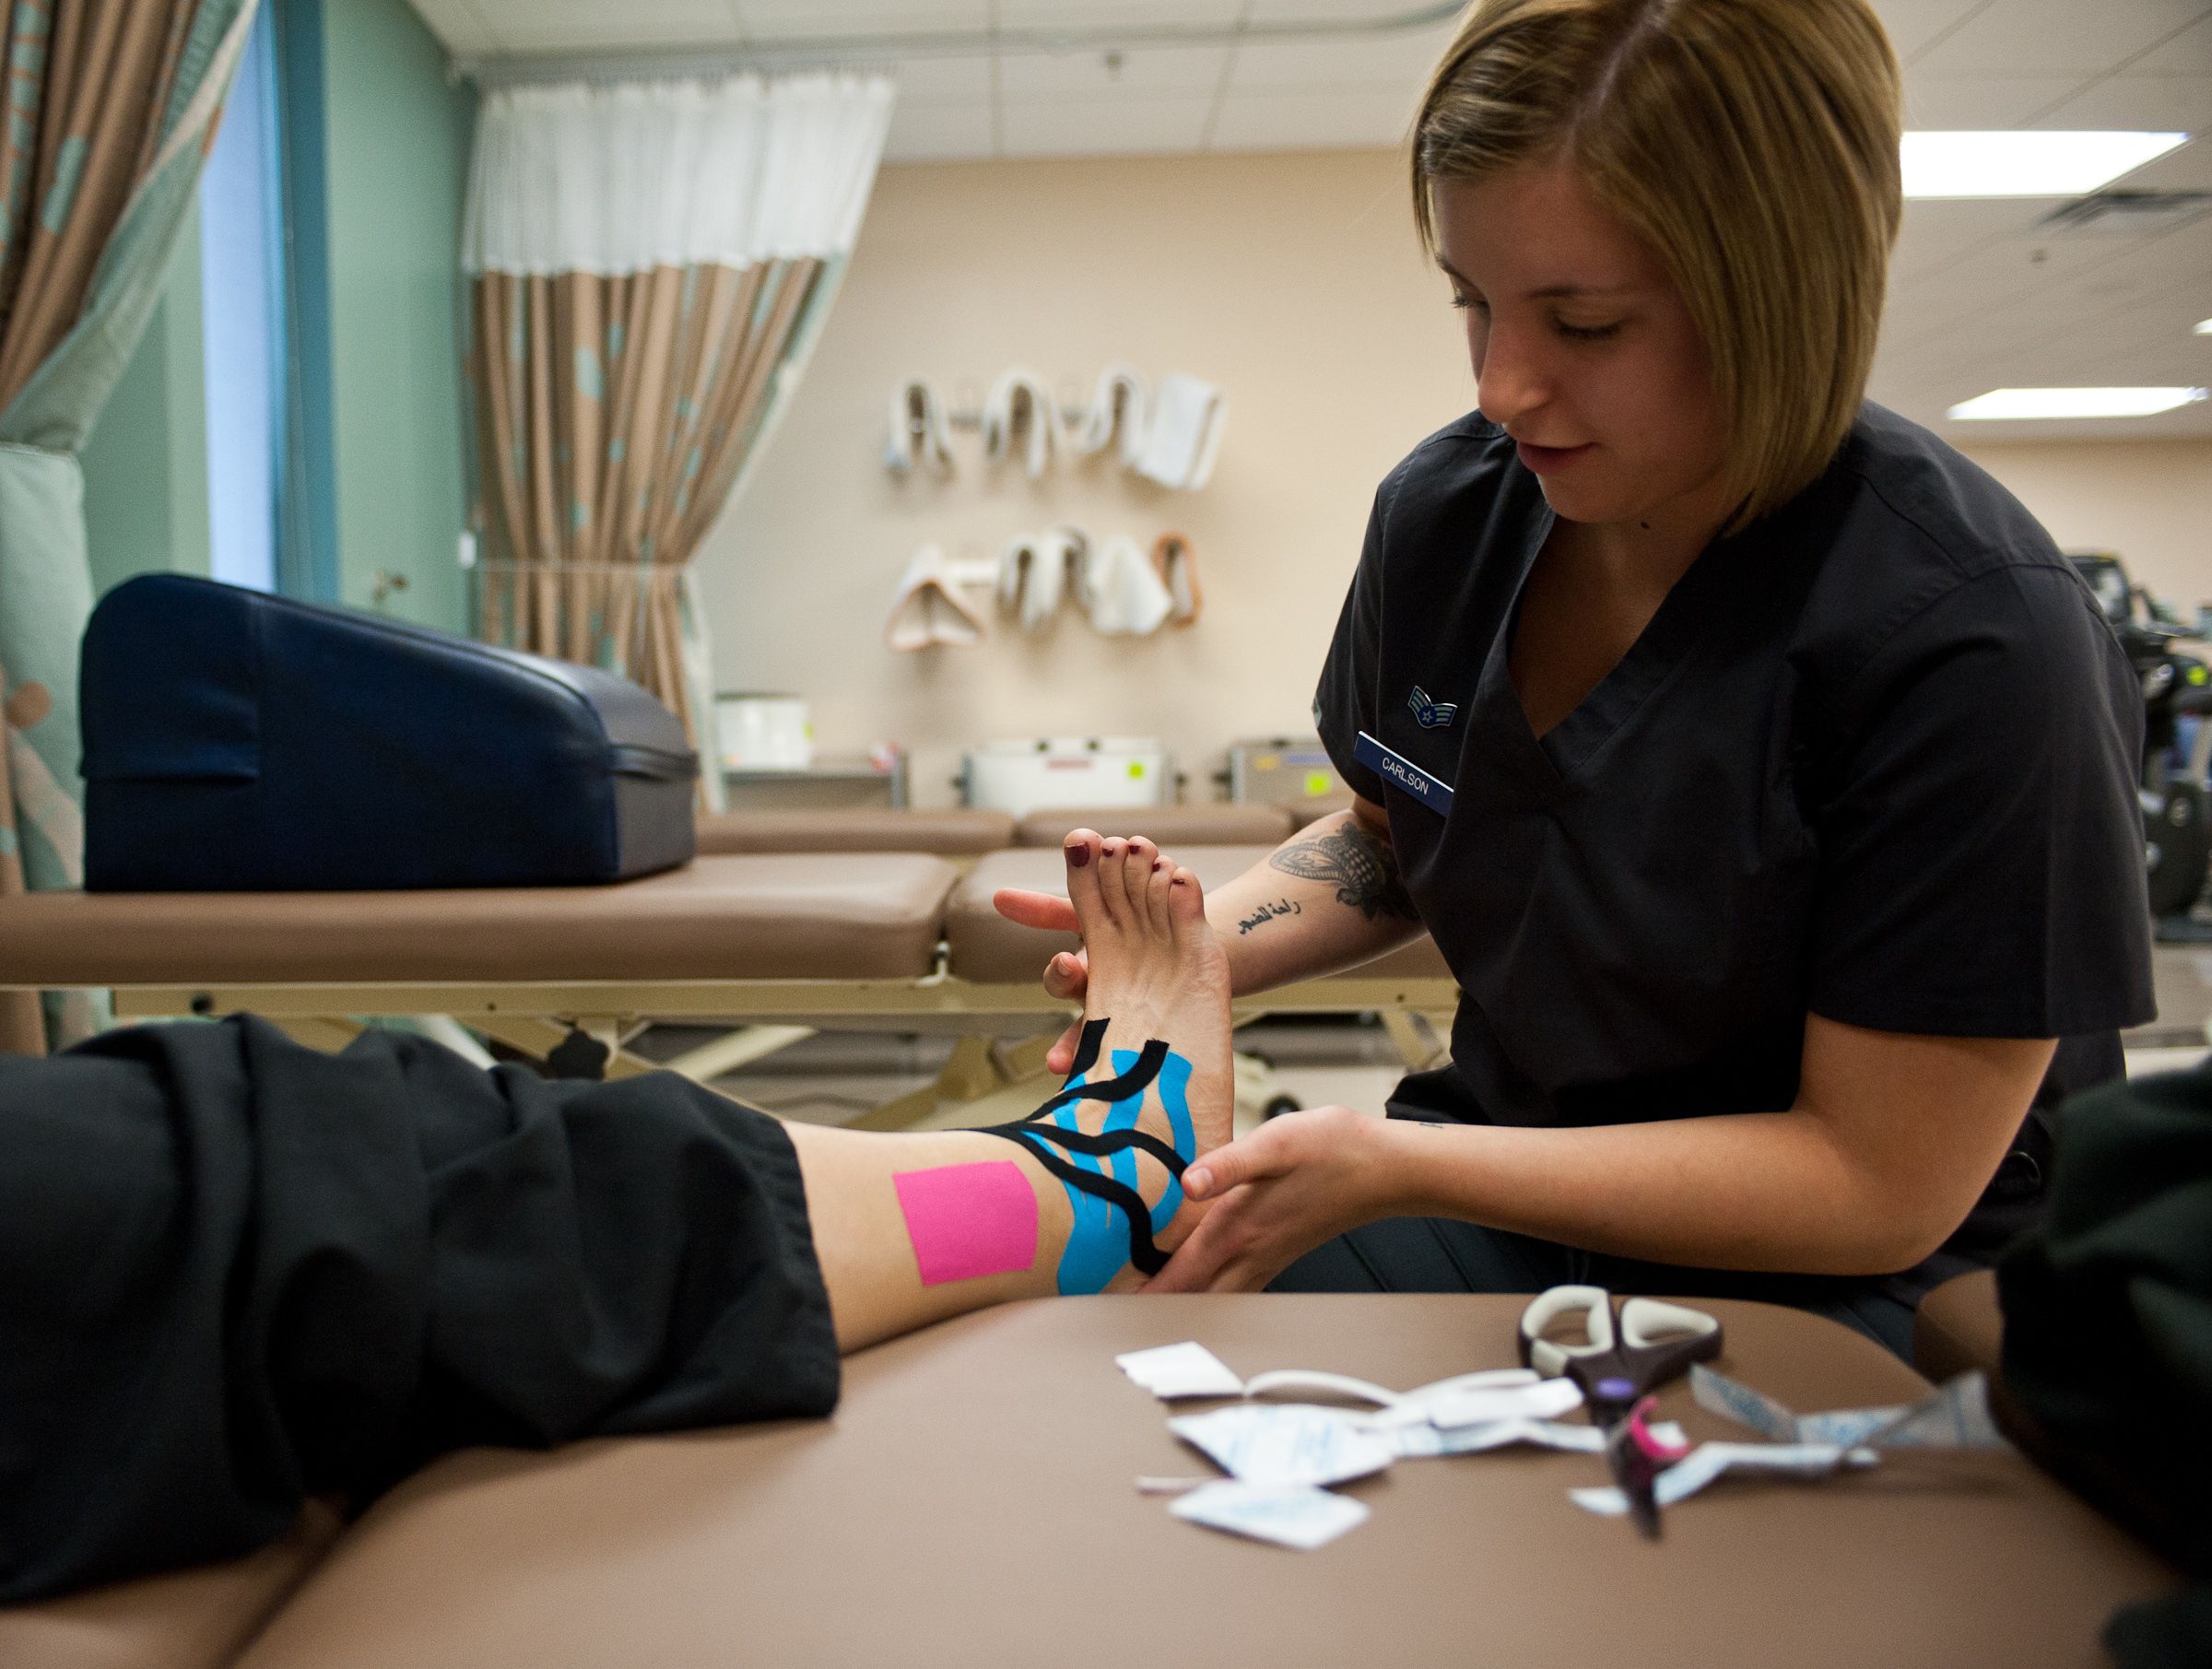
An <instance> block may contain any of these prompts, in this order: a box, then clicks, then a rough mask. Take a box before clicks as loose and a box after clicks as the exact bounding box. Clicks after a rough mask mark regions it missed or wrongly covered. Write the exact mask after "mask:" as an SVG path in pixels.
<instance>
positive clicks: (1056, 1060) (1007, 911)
mask: <svg viewBox="0 0 2212 1669" xmlns="http://www.w3.org/2000/svg"><path fill="white" fill-rule="evenodd" d="M991 908H992V909H994V910H995V911H998V913H999V914H1000V915H1002V916H1004V917H1006V920H1007V921H1009V922H1018V923H1020V924H1021V925H1022V926H1024V927H1039V928H1042V929H1043V930H1044V931H1045V932H1046V933H1074V932H1075V931H1076V907H1075V906H1074V905H1073V904H1071V903H1069V902H1068V901H1067V900H1066V899H1064V898H1057V897H1055V896H1054V895H1053V894H1052V893H1049V892H1030V891H1029V890H1027V889H1026V888H1024V887H1000V888H999V889H998V890H997V891H996V892H994V893H993V894H992V895H991ZM1089 986H1090V960H1089V958H1088V957H1087V956H1086V955H1085V954H1084V953H1083V952H1082V951H1080V950H1064V951H1062V952H1061V953H1060V954H1059V955H1058V956H1056V957H1054V958H1053V959H1052V960H1051V961H1049V962H1047V963H1046V964H1045V965H1044V990H1045V994H1046V995H1047V996H1052V997H1057V998H1058V999H1059V1000H1060V1001H1062V1002H1064V1003H1080V1002H1081V1001H1082V1000H1083V993H1084V992H1085V991H1087V990H1088V989H1089ZM1082 1031H1083V1022H1082V1021H1081V1020H1077V1022H1076V1023H1075V1024H1074V1025H1072V1026H1070V1027H1069V1028H1067V1029H1066V1030H1065V1031H1064V1032H1062V1033H1061V1034H1060V1040H1059V1041H1058V1042H1056V1043H1054V1044H1053V1047H1052V1049H1051V1050H1050V1051H1049V1052H1047V1053H1046V1055H1045V1057H1044V1066H1045V1070H1046V1071H1047V1072H1056V1073H1058V1074H1060V1075H1062V1076H1065V1075H1067V1074H1068V1073H1069V1072H1071V1071H1073V1070H1074V1069H1075V1064H1076V1040H1077V1037H1079V1036H1080V1035H1081V1034H1082Z"/></svg>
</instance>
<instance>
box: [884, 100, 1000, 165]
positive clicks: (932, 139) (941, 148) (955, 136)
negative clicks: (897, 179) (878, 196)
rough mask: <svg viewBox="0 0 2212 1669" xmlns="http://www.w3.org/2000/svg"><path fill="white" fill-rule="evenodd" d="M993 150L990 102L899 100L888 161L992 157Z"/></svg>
mask: <svg viewBox="0 0 2212 1669" xmlns="http://www.w3.org/2000/svg"><path fill="white" fill-rule="evenodd" d="M991 152H992V144H991V107H990V106H989V105H988V104H971V105H956V104H904V103H901V104H899V105H896V106H894V107H893V108H892V111H891V131H890V135H889V136H888V138H887V139H886V140H885V141H884V147H883V159H884V160H885V161H886V162H941V161H947V160H952V159H969V158H974V157H988V156H990V155H991Z"/></svg>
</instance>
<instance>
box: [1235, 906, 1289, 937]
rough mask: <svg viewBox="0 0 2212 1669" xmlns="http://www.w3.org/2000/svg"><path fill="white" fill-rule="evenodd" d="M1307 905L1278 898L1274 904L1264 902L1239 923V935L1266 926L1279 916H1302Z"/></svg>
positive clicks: (1241, 935)
mask: <svg viewBox="0 0 2212 1669" xmlns="http://www.w3.org/2000/svg"><path fill="white" fill-rule="evenodd" d="M1305 913H1306V907H1305V906H1304V905H1303V904H1300V903H1297V902H1295V901H1293V900H1292V899H1277V901H1276V902H1274V903H1272V904H1263V905H1261V906H1260V907H1259V908H1258V909H1257V910H1255V911H1253V912H1252V913H1251V914H1250V915H1248V916H1246V917H1245V918H1244V919H1243V920H1242V921H1241V922H1239V923H1237V936H1238V937H1239V938H1241V937H1243V935H1244V934H1248V933H1250V932H1251V931H1252V930H1253V928H1255V927H1265V926H1266V925H1267V923H1270V922H1272V921H1274V920H1275V918H1276V917H1277V916H1302V915H1304V914H1305Z"/></svg>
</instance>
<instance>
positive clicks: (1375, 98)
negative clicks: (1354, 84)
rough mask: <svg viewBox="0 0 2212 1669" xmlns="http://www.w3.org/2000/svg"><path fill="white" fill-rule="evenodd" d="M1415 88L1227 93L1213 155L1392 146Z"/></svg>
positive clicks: (1409, 112) (1402, 131) (1402, 132)
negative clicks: (1238, 151) (1400, 89)
mask: <svg viewBox="0 0 2212 1669" xmlns="http://www.w3.org/2000/svg"><path fill="white" fill-rule="evenodd" d="M1417 100H1418V89H1406V90H1403V91H1395V92H1392V91H1383V90H1379V89H1373V88H1370V89H1364V90H1355V91H1350V92H1314V93H1295V92H1283V93H1231V94H1230V95H1229V97H1228V98H1226V99H1224V100H1222V101H1221V113H1220V115H1219V116H1218V118H1217V119H1216V121H1215V123H1214V135H1213V148H1214V149H1216V150H1319V149H1325V148H1336V147H1351V146H1360V147H1365V146H1388V145H1395V144H1397V143H1398V142H1399V141H1401V140H1402V139H1404V138H1405V136H1406V127H1407V125H1408V123H1411V122H1412V120H1413V107H1414V105H1415V103H1416V102H1417Z"/></svg>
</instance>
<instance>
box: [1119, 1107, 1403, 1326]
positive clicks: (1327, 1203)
mask: <svg viewBox="0 0 2212 1669" xmlns="http://www.w3.org/2000/svg"><path fill="white" fill-rule="evenodd" d="M1386 1143H1387V1135H1386V1130H1385V1122H1384V1121H1383V1120H1382V1119H1378V1118H1373V1117H1371V1116H1369V1115H1368V1114H1365V1113H1359V1112H1354V1111H1352V1110H1351V1109H1350V1108H1348V1107H1316V1108H1313V1109H1312V1110H1311V1111H1305V1112H1287V1113H1284V1114H1283V1115H1282V1116H1280V1117H1279V1118H1274V1119H1270V1120H1268V1121H1267V1122H1266V1123H1265V1124H1263V1125H1261V1126H1260V1128H1259V1129H1257V1130H1256V1131H1254V1132H1253V1134H1250V1135H1248V1136H1245V1137H1244V1138H1242V1139H1241V1141H1235V1142H1231V1143H1230V1144H1229V1146H1226V1147H1217V1148H1215V1149H1214V1151H1213V1152H1211V1153H1209V1154H1207V1155H1206V1156H1205V1157H1204V1158H1201V1159H1199V1160H1198V1162H1197V1163H1196V1164H1194V1165H1193V1166H1192V1167H1191V1168H1190V1169H1188V1170H1186V1171H1184V1172H1183V1173H1182V1190H1183V1193H1186V1194H1188V1195H1189V1196H1190V1197H1191V1198H1193V1199H1194V1200H1204V1201H1210V1202H1212V1203H1211V1205H1209V1206H1208V1208H1207V1211H1206V1216H1204V1217H1203V1218H1201V1219H1200V1220H1199V1223H1198V1227H1197V1228H1194V1229H1193V1230H1192V1231H1191V1236H1190V1238H1189V1239H1188V1240H1184V1241H1183V1243H1182V1245H1181V1246H1180V1247H1178V1248H1177V1249H1176V1251H1175V1254H1174V1256H1172V1257H1171V1258H1170V1259H1169V1260H1168V1266H1167V1267H1166V1268H1165V1269H1163V1270H1161V1271H1160V1272H1159V1274H1158V1275H1154V1276H1153V1277H1152V1278H1151V1279H1150V1280H1149V1281H1147V1282H1146V1283H1145V1286H1144V1288H1143V1289H1144V1290H1145V1291H1147V1292H1257V1291H1259V1290H1260V1289H1261V1288H1262V1287H1265V1286H1266V1285H1267V1283H1268V1282H1270V1281H1272V1280H1273V1279H1275V1277H1276V1276H1277V1275H1280V1274H1281V1273H1282V1272H1283V1271H1284V1270H1285V1269H1286V1268H1288V1266H1289V1265H1290V1264H1293V1263H1295V1262H1296V1261H1297V1260H1298V1259H1299V1258H1300V1257H1303V1256H1304V1255H1305V1254H1306V1253H1307V1252H1311V1251H1312V1250H1313V1248H1314V1247H1316V1246H1319V1245H1320V1244H1322V1243H1323V1242H1324V1240H1332V1239H1334V1238H1335V1236H1337V1235H1339V1234H1342V1233H1343V1232H1344V1231H1345V1230H1346V1229H1347V1228H1358V1227H1359V1225H1360V1224H1362V1223H1368V1222H1372V1221H1373V1220H1374V1219H1375V1218H1377V1217H1382V1216H1391V1215H1393V1213H1394V1197H1393V1191H1392V1187H1391V1183H1390V1168H1389V1166H1388V1164H1387V1152H1386Z"/></svg>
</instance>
